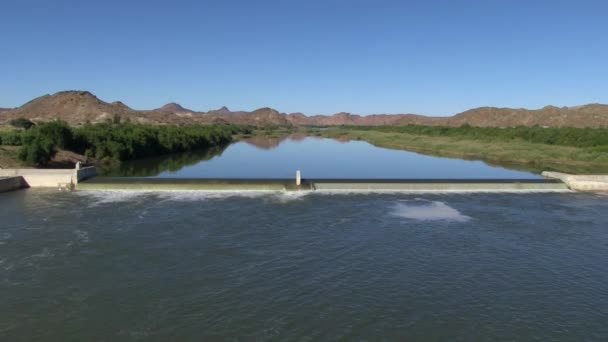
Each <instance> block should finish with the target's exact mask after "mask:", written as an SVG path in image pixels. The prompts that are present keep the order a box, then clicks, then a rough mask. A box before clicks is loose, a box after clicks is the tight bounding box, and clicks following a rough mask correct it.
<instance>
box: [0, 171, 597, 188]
mask: <svg viewBox="0 0 608 342" xmlns="http://www.w3.org/2000/svg"><path fill="white" fill-rule="evenodd" d="M96 175H97V171H96V169H95V167H85V168H80V167H79V166H77V168H75V169H65V170H50V169H49V170H47V169H0V192H4V191H11V190H17V189H22V188H30V187H32V188H57V189H60V190H64V189H65V190H97V191H103V190H128V191H189V190H192V191H197V190H198V191H329V192H331V191H342V192H357V191H360V192H398V191H404V192H408V191H411V192H441V191H454V192H476V191H477V192H482V191H486V192H518V191H522V192H542V191H570V190H576V191H608V176H602V175H594V176H584V175H568V174H564V173H559V172H543V176H544V177H545V178H544V179H306V178H302V174H301V173H300V171H297V172H296V177H295V179H260V178H256V179H246V178H242V179H232V178H146V177H96Z"/></svg>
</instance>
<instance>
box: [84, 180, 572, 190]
mask: <svg viewBox="0 0 608 342" xmlns="http://www.w3.org/2000/svg"><path fill="white" fill-rule="evenodd" d="M76 188H77V189H78V190H143V191H163V190H168V191H170V190H202V191H251V190H254V191H260V190H262V191H263V190H266V191H315V190H317V191H366V192H374V191H380V192H381V191H429V192H432V191H495V192H503V191H567V190H568V187H566V185H565V184H564V183H563V182H562V181H560V180H553V179H531V180H509V179H506V180H474V179H471V180H467V179H461V180H458V179H427V180H424V179H409V180H408V179H384V180H383V179H301V180H300V184H299V185H298V184H297V181H294V180H293V179H168V178H161V179H159V178H125V177H122V178H121V177H117V178H111V177H108V178H106V177H100V178H95V179H91V180H89V181H85V182H81V183H79V184H78V185H77V186H76Z"/></svg>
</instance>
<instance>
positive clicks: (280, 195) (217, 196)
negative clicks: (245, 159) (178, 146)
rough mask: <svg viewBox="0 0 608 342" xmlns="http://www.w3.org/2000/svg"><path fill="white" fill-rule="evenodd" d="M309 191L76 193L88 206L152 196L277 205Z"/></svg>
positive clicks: (181, 199) (297, 197)
mask: <svg viewBox="0 0 608 342" xmlns="http://www.w3.org/2000/svg"><path fill="white" fill-rule="evenodd" d="M310 193H311V192H310V191H276V190H238V191H237V190H161V191H158V190H156V191H154V190H152V191H147V190H144V191H141V190H99V191H97V190H91V191H78V192H76V194H78V195H79V196H84V197H89V198H91V199H93V202H92V203H91V204H90V206H97V205H100V204H107V203H116V202H130V201H133V200H137V199H140V198H142V197H144V196H150V195H154V196H156V198H157V199H158V200H159V201H183V202H195V201H205V200H224V199H228V198H233V197H241V198H264V199H268V200H271V201H276V202H279V203H287V202H291V201H296V200H300V199H302V198H303V197H304V196H306V195H308V194H310Z"/></svg>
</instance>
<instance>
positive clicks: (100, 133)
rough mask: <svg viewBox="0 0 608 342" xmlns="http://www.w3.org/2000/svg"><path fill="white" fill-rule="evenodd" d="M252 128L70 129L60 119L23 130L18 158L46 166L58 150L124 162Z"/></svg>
mask: <svg viewBox="0 0 608 342" xmlns="http://www.w3.org/2000/svg"><path fill="white" fill-rule="evenodd" d="M250 132H251V129H250V128H249V127H244V126H236V125H213V126H202V125H185V126H175V125H167V126H148V125H138V124H131V123H118V122H117V123H102V124H86V125H84V126H82V127H78V128H71V127H70V126H68V124H67V123H65V122H62V121H53V122H48V123H41V124H39V125H37V126H35V127H32V128H30V129H29V130H27V131H25V132H24V133H22V142H23V147H22V148H21V151H20V153H19V158H20V159H21V160H23V161H25V162H26V163H27V164H30V165H39V166H40V165H45V164H47V163H48V162H49V161H50V160H51V159H52V158H53V156H54V155H55V153H56V151H57V150H58V149H67V150H71V151H74V152H76V153H80V154H84V155H85V156H87V157H92V158H95V159H97V160H101V161H124V160H133V159H140V158H145V157H151V156H157V155H163V154H168V153H175V152H185V151H192V150H200V149H207V148H212V147H216V146H221V145H225V144H227V143H229V142H230V141H231V140H232V136H233V135H234V134H238V133H242V134H247V133H250Z"/></svg>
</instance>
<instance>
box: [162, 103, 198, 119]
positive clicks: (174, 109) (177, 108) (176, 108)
mask: <svg viewBox="0 0 608 342" xmlns="http://www.w3.org/2000/svg"><path fill="white" fill-rule="evenodd" d="M154 111H159V112H169V113H175V114H178V115H183V116H191V115H192V114H194V111H193V110H191V109H187V108H184V107H182V106H181V105H179V104H177V103H175V102H171V103H167V104H166V105H164V106H162V107H160V108H157V109H154Z"/></svg>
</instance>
